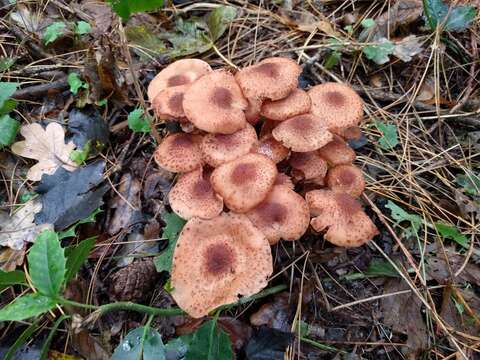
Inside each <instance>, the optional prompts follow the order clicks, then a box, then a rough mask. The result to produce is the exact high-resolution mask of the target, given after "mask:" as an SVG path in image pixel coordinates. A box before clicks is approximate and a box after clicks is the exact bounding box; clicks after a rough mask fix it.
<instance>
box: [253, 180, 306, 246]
mask: <svg viewBox="0 0 480 360" xmlns="http://www.w3.org/2000/svg"><path fill="white" fill-rule="evenodd" d="M246 215H247V216H248V218H249V219H250V221H251V222H252V223H253V225H255V226H256V227H257V228H258V229H259V230H260V231H261V232H263V233H264V234H265V237H266V238H267V239H268V241H269V242H270V245H273V244H276V243H277V242H279V241H280V240H281V239H283V240H291V241H293V240H298V239H300V237H302V235H303V234H304V233H305V231H307V228H308V224H309V222H310V212H309V209H308V206H307V203H306V202H305V199H304V198H303V197H301V196H300V195H299V194H297V193H296V192H295V191H293V190H291V189H290V188H289V187H288V186H285V185H276V186H274V187H273V189H272V191H271V192H270V193H269V194H268V196H267V198H266V199H265V200H263V201H262V202H261V203H260V204H259V205H258V206H256V207H255V208H254V209H252V210H250V211H249V212H247V213H246Z"/></svg>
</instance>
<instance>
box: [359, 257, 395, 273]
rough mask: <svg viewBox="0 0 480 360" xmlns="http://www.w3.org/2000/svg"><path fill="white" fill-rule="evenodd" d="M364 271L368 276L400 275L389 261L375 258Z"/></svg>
mask: <svg viewBox="0 0 480 360" xmlns="http://www.w3.org/2000/svg"><path fill="white" fill-rule="evenodd" d="M364 273H365V275H368V276H386V277H400V274H399V273H398V272H397V270H395V268H394V267H393V265H392V264H390V262H389V261H387V260H379V259H373V260H372V261H371V262H370V264H368V268H367V270H366V271H365V272H364Z"/></svg>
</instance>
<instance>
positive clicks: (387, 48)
mask: <svg viewBox="0 0 480 360" xmlns="http://www.w3.org/2000/svg"><path fill="white" fill-rule="evenodd" d="M394 49H395V45H394V44H393V43H392V42H391V41H390V40H388V39H386V38H381V39H380V40H378V42H376V43H374V44H371V45H367V46H365V47H364V48H363V49H362V52H363V53H364V54H365V56H366V57H367V59H369V60H372V61H373V62H374V63H376V64H378V65H383V64H385V63H387V62H389V61H390V56H389V55H391V54H393V51H394Z"/></svg>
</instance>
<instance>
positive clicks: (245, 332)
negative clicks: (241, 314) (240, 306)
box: [218, 317, 252, 350]
mask: <svg viewBox="0 0 480 360" xmlns="http://www.w3.org/2000/svg"><path fill="white" fill-rule="evenodd" d="M218 326H220V327H221V328H222V329H223V330H224V331H225V332H226V333H227V335H228V336H229V337H230V341H231V343H232V345H233V347H234V348H235V349H236V350H240V349H241V348H243V346H244V345H245V344H246V343H247V341H248V339H250V337H251V336H252V328H251V327H250V326H248V325H247V324H245V323H244V322H242V321H240V320H238V319H235V318H232V317H221V318H219V319H218Z"/></svg>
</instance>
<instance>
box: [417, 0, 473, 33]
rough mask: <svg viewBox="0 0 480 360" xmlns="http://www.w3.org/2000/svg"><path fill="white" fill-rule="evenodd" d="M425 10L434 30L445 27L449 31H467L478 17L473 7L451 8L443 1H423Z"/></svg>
mask: <svg viewBox="0 0 480 360" xmlns="http://www.w3.org/2000/svg"><path fill="white" fill-rule="evenodd" d="M423 10H424V12H425V16H426V18H427V21H428V24H429V25H430V28H431V29H432V30H435V29H436V28H437V26H438V25H443V28H444V29H445V30H447V31H463V30H465V29H467V28H468V27H469V26H470V25H471V23H472V22H473V20H474V19H475V17H476V15H477V11H476V9H475V7H474V6H472V5H461V6H454V7H452V8H451V9H449V6H448V5H447V4H446V3H445V2H444V1H443V0H423Z"/></svg>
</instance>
